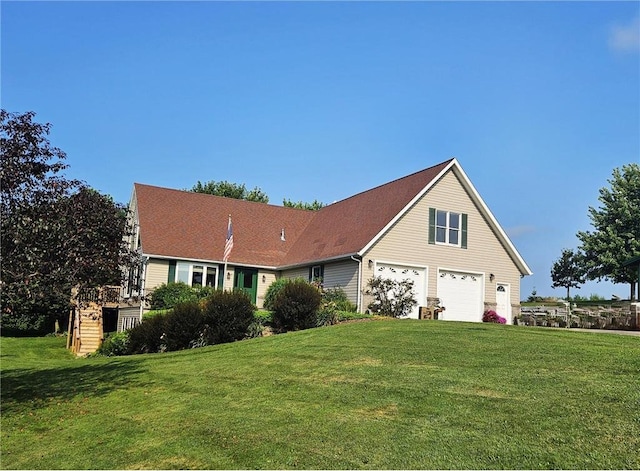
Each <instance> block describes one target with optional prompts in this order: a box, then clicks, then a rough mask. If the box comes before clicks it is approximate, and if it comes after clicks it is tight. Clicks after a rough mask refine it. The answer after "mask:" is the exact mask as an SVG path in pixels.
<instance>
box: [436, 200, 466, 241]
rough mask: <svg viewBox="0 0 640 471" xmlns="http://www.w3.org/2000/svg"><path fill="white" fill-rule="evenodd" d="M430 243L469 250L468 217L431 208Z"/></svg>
mask: <svg viewBox="0 0 640 471" xmlns="http://www.w3.org/2000/svg"><path fill="white" fill-rule="evenodd" d="M429 243H430V244H441V245H453V246H456V247H461V248H463V249H466V248H467V215H466V214H464V213H457V212H454V211H445V210H442V209H436V208H429Z"/></svg>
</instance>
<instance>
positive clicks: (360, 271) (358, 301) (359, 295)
mask: <svg viewBox="0 0 640 471" xmlns="http://www.w3.org/2000/svg"><path fill="white" fill-rule="evenodd" d="M351 260H353V261H354V262H358V292H357V301H356V304H357V312H361V311H360V307H361V303H362V258H355V257H354V256H353V255H352V256H351Z"/></svg>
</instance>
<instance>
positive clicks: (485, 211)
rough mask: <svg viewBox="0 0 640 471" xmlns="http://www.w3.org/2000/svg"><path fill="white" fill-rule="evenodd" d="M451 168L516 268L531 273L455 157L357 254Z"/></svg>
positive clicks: (371, 244)
mask: <svg viewBox="0 0 640 471" xmlns="http://www.w3.org/2000/svg"><path fill="white" fill-rule="evenodd" d="M451 169H455V170H456V171H458V173H459V176H460V177H461V180H462V185H463V187H464V188H465V189H466V190H467V191H468V192H469V194H470V195H471V199H472V200H473V201H474V202H475V203H477V204H478V207H479V209H480V212H481V213H482V214H483V215H484V216H485V217H486V218H487V220H488V221H489V225H490V226H491V227H492V228H493V229H495V231H496V233H497V235H498V239H500V241H501V242H502V243H503V244H504V245H505V247H506V249H507V252H508V253H509V255H510V256H511V258H512V260H513V261H514V262H515V264H516V265H517V267H518V269H519V270H520V273H522V274H523V275H532V274H533V272H532V271H531V269H530V268H529V266H528V265H527V263H526V262H525V261H524V259H523V258H522V257H521V256H520V253H519V252H518V250H517V249H516V248H515V246H514V245H513V243H512V242H511V240H510V239H509V237H508V236H507V234H506V233H505V232H504V230H503V229H502V227H501V226H500V224H499V223H498V221H497V220H496V218H495V217H494V215H493V213H492V212H491V211H490V210H489V207H488V206H487V205H486V203H485V202H484V200H483V199H482V198H481V197H480V194H479V193H478V191H477V190H476V188H475V187H474V186H473V184H472V183H471V180H469V177H467V174H466V173H465V172H464V170H462V167H461V166H460V164H459V163H458V160H457V159H456V158H454V159H452V160H451V162H449V164H448V165H447V166H446V167H445V168H444V169H442V171H440V173H438V175H437V176H436V177H434V178H433V179H432V180H431V181H430V182H429V183H428V184H427V186H425V187H424V188H423V189H422V190H421V191H420V192H419V193H418V194H417V195H416V196H415V197H414V198H413V199H412V200H411V201H410V202H409V203H408V204H407V205H406V206H405V207H404V208H402V210H401V211H400V212H399V213H398V214H396V216H395V217H394V218H393V219H391V221H389V223H388V224H387V225H386V226H385V227H383V228H382V230H381V231H380V232H378V233H377V234H376V235H375V236H374V238H373V239H371V241H369V243H368V244H367V245H365V246H364V248H363V249H362V250H360V251H359V252H358V255H360V256H363V255H364V254H365V253H366V252H367V251H369V249H371V247H373V245H374V244H376V243H377V242H378V241H379V240H380V239H381V238H382V237H383V236H384V234H386V233H387V231H388V230H389V229H390V228H391V227H392V226H393V225H394V224H395V223H396V222H398V220H399V219H400V218H401V217H403V216H404V215H405V214H406V213H407V212H408V211H409V210H410V209H411V208H412V207H413V206H414V205H415V204H416V202H417V201H418V200H419V199H420V198H422V197H423V196H424V194H425V193H426V192H427V191H429V190H430V189H431V188H433V186H434V185H435V184H436V183H438V182H439V181H440V180H441V179H442V177H444V175H445V174H446V173H447V172H448V171H449V170H451ZM454 271H455V270H454Z"/></svg>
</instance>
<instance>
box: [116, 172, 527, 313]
mask: <svg viewBox="0 0 640 471" xmlns="http://www.w3.org/2000/svg"><path fill="white" fill-rule="evenodd" d="M130 209H131V214H132V216H131V217H132V222H133V224H134V228H135V231H134V232H135V233H134V235H133V236H132V238H131V246H132V248H134V249H138V250H139V251H140V253H141V254H142V257H143V263H142V265H141V266H140V267H138V268H136V270H133V271H132V272H131V273H130V277H129V283H128V284H127V286H126V287H125V289H124V291H125V297H126V298H127V299H130V300H132V302H131V303H130V304H131V308H130V312H131V313H134V314H132V315H135V309H139V311H140V315H141V313H142V310H143V309H144V308H145V306H144V305H136V304H135V302H134V300H135V299H138V297H140V296H146V295H148V294H149V293H151V292H152V291H153V289H154V288H155V287H157V286H158V285H160V284H162V283H166V282H172V281H184V282H186V283H188V284H191V285H209V286H216V287H220V288H224V289H231V288H241V289H244V290H246V291H247V292H248V293H249V295H250V296H251V298H252V300H253V302H254V303H255V304H256V305H257V306H258V307H259V308H260V307H262V304H263V301H264V295H265V292H266V289H267V288H268V286H269V285H270V284H271V283H272V282H273V281H274V280H276V279H277V278H279V277H287V278H296V277H303V278H305V279H308V280H312V279H316V278H321V279H322V280H323V284H324V286H325V287H336V286H340V287H342V288H343V289H344V290H345V292H346V293H347V295H348V297H349V299H350V300H351V301H352V302H353V303H355V304H356V305H357V306H358V310H359V311H361V312H363V311H365V310H366V309H367V306H368V304H369V303H370V301H371V299H370V298H369V297H368V296H367V295H365V294H364V290H365V289H366V285H367V281H368V280H370V279H371V278H372V277H374V276H382V277H387V278H392V279H396V280H404V279H409V280H412V281H413V282H414V291H415V294H416V298H417V300H418V307H419V306H433V305H435V303H436V302H437V300H439V301H440V305H441V306H444V307H445V308H446V310H445V311H444V312H442V313H441V314H440V318H441V319H444V320H458V321H473V322H480V321H481V319H482V314H483V312H484V311H485V310H486V309H494V310H496V311H497V312H498V313H499V314H500V315H502V316H503V317H505V318H507V319H508V322H509V323H511V321H512V318H513V316H514V315H516V314H517V313H518V312H517V311H518V310H519V306H520V278H521V277H522V276H525V275H530V274H531V270H530V269H529V267H528V266H527V264H526V263H525V261H524V260H523V258H522V257H521V256H520V254H519V253H518V251H517V250H516V248H515V247H514V245H513V243H512V242H511V241H510V240H509V237H507V235H506V233H505V232H504V230H503V229H502V228H501V227H500V225H499V224H498V221H497V220H496V218H495V217H494V216H493V214H492V213H491V211H490V210H489V208H488V207H487V205H486V204H485V203H484V201H483V200H482V198H481V197H480V195H479V194H478V192H477V191H476V189H475V187H474V186H473V184H472V183H471V181H470V180H469V178H468V177H467V175H466V174H465V172H464V171H463V169H462V167H461V166H460V164H459V163H458V161H457V160H456V159H451V160H447V161H446V162H442V163H440V164H438V165H435V166H433V167H430V168H427V169H425V170H422V171H420V172H416V173H414V174H411V175H408V176H406V177H403V178H399V179H397V180H394V181H392V182H389V183H386V184H384V185H381V186H378V187H376V188H372V189H370V190H367V191H364V192H362V193H359V194H356V195H354V196H351V197H349V198H346V199H344V200H342V201H338V202H336V203H333V204H330V205H328V206H325V207H324V208H322V209H321V210H319V211H307V210H301V209H295V208H285V207H282V206H274V205H269V204H264V203H255V202H249V201H243V200H236V199H229V198H223V197H218V196H212V195H206V194H199V193H193V192H189V191H180V190H172V189H166V188H159V187H155V186H149V185H143V184H138V183H136V184H135V185H134V189H133V194H132V197H131V203H130ZM229 218H231V221H232V227H233V240H234V245H233V249H232V251H231V254H230V256H229V259H228V263H227V264H225V263H224V262H223V252H224V247H225V240H226V237H227V224H228V220H229ZM418 307H416V308H415V309H414V311H413V312H412V313H411V314H410V316H409V317H414V318H417V317H418V312H419V311H418Z"/></svg>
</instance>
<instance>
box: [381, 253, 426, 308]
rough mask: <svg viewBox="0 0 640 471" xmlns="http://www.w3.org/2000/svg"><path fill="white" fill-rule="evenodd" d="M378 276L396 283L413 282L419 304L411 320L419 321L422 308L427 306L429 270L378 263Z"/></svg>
mask: <svg viewBox="0 0 640 471" xmlns="http://www.w3.org/2000/svg"><path fill="white" fill-rule="evenodd" d="M375 273H376V276H380V277H382V278H388V279H391V280H394V281H403V280H410V281H413V291H414V292H415V294H416V301H418V304H416V306H415V307H414V308H413V310H412V311H411V313H410V314H409V316H408V317H409V318H413V319H417V318H418V312H419V307H420V306H426V299H427V269H426V268H424V267H411V266H406V265H401V264H394V263H380V262H378V263H376V268H375Z"/></svg>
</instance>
